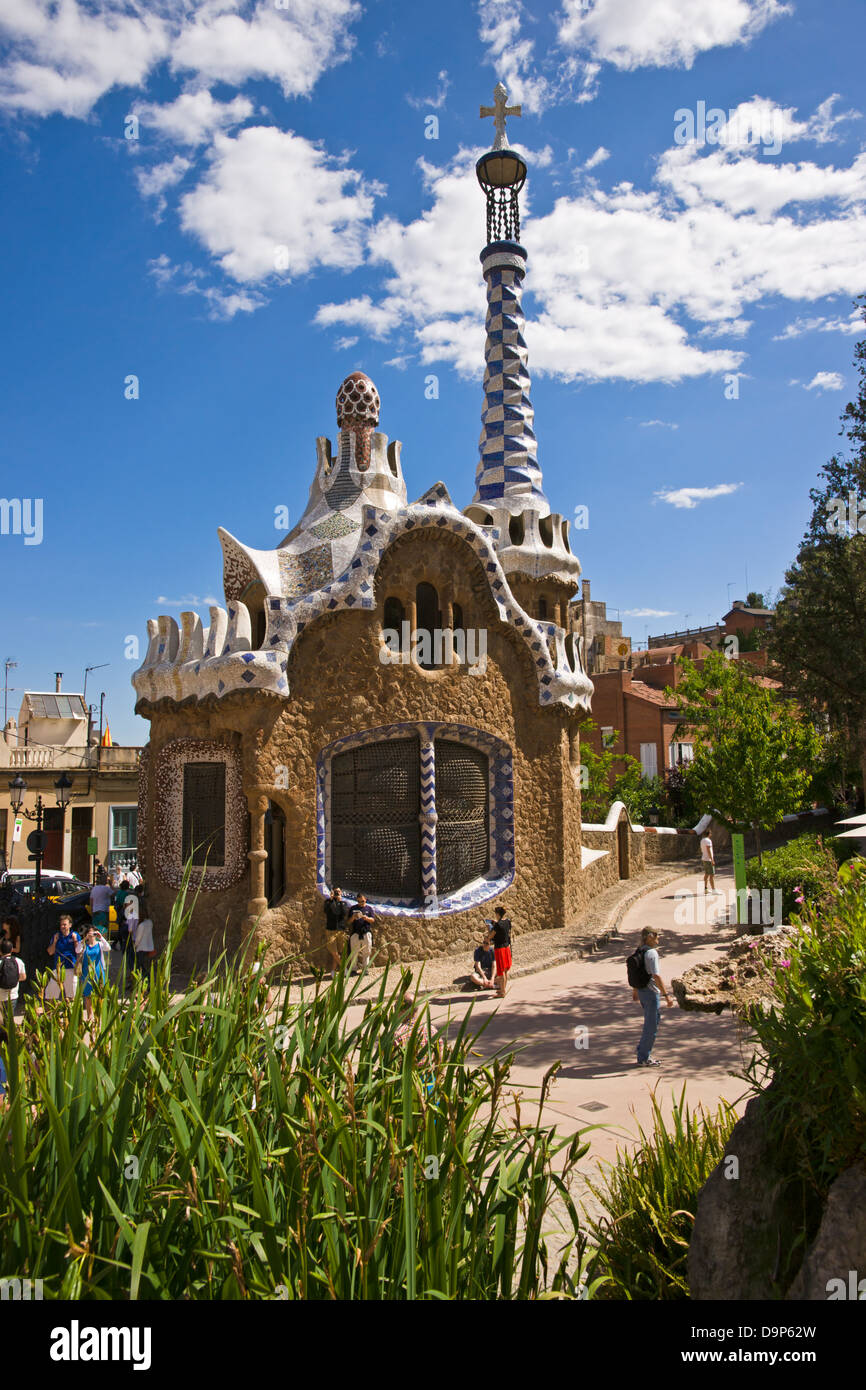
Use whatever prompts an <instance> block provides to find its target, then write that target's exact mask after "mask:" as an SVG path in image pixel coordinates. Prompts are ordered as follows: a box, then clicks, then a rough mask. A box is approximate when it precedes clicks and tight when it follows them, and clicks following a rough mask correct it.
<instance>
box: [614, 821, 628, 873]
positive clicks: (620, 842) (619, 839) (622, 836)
mask: <svg viewBox="0 0 866 1390" xmlns="http://www.w3.org/2000/svg"><path fill="white" fill-rule="evenodd" d="M616 854H617V862H618V864H619V876H620V878H630V876H631V875H630V874H629V866H628V821H627V820H625V818H623V819H622V820H621V821H620V822H619V825H618V826H617V827H616Z"/></svg>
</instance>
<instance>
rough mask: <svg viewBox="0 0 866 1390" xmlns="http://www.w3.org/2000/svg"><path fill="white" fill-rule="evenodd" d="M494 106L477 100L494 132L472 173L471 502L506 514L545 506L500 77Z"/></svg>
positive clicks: (515, 179) (522, 259)
mask: <svg viewBox="0 0 866 1390" xmlns="http://www.w3.org/2000/svg"><path fill="white" fill-rule="evenodd" d="M494 97H495V101H496V104H495V106H492V107H491V106H482V107H481V115H482V116H493V117H494V123H495V125H496V139H495V142H494V145H493V149H492V150H488V152H487V154H483V155H482V156H481V158H480V159H479V160H478V163H477V164H476V166H475V174H476V177H477V179H478V182H479V184H480V185H481V187H482V189H483V190H484V193H485V196H486V199H487V243H488V244H487V245H486V246H485V248H484V250H483V251H482V253H481V265H482V269H483V273H484V279H485V281H486V283H487V343H486V346H485V349H484V360H485V362H486V369H485V372H484V409H483V410H482V412H481V423H482V426H483V428H482V430H481V439H480V441H479V448H480V454H481V457H480V459H479V463H478V469H477V472H476V475H475V496H474V498H473V499H472V500H473V503H477V504H481V505H487V506H488V507H490V506H493V507H503V508H505V509H507V510H508V511H509V512H510V513H512V514H514V513H516V512H523V511H534V512H539V513H543V514H544V515H547V514H548V513H549V511H550V506H549V504H548V501H547V498H546V497H545V495H544V489H543V487H542V481H541V469H540V467H539V465H538V446H537V443H536V439H535V431H534V430H533V428H532V426H533V421H534V418H535V412H534V411H533V409H532V402H531V401H530V398H529V384H530V383H529V366H528V353H527V351H526V340H525V338H524V336H523V334H524V329H525V326H526V320H525V318H524V316H523V306H522V304H521V296H522V293H523V277H524V275H525V274H526V252H525V251H524V249H523V247H522V246H521V245H520V244H519V242H518V237H519V236H520V209H519V206H518V194H519V192H520V190H521V188H522V187H523V184H524V182H525V179H526V165H525V163H524V162H523V160H522V158H521V157H520V155H518V154H516V153H515V151H514V150H510V149H509V148H508V146H507V143H506V134H505V118H506V116H512V115H514V116H519V115H520V107H519V106H508V104H507V101H508V94H507V92H506V90H505V88H504V87H503V85H502V83H501V82H500V83H498V84H497V86H496V88H495V89H494Z"/></svg>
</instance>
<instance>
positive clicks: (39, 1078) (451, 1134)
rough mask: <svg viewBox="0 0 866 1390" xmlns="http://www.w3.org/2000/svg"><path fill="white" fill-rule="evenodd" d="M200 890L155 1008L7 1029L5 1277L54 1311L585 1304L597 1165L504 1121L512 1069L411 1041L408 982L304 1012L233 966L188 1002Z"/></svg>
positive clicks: (506, 1058)
mask: <svg viewBox="0 0 866 1390" xmlns="http://www.w3.org/2000/svg"><path fill="white" fill-rule="evenodd" d="M189 877H190V870H189V867H188V868H187V872H186V874H185V877H184V884H183V887H182V889H181V891H180V894H179V896H178V899H177V902H176V903H175V907H174V911H173V913H172V918H171V925H170V930H169V939H168V943H167V947H166V949H165V950H164V951H163V953H162V955H161V956H160V958H159V959H158V960H157V961H156V962H155V965H154V971H153V977H152V980H151V982H150V987H149V988H147V987H146V985H145V983H144V982H143V981H142V980H141V979H139V978H136V979H135V980H134V982H133V986H132V990H131V993H130V994H128V995H127V994H125V993H124V987H123V981H122V980H119V981H116V982H113V983H106V984H104V985H103V986H101V987H100V995H99V999H98V1003H97V1007H96V1011H95V1018H94V1020H93V1021H92V1022H91V1023H90V1024H87V1023H86V1020H85V1019H84V1016H83V1010H82V1001H81V998H80V996H79V997H76V998H75V999H74V1000H73V1001H72V1002H71V1003H67V1002H65V1001H61V1002H58V1003H56V1004H54V1005H46V1006H45V1008H44V1009H40V1007H39V1002H38V999H36V998H30V999H28V1000H27V1003H26V1007H25V1014H24V1018H23V1020H21V1022H20V1024H19V1026H18V1028H17V1029H12V1030H10V1037H9V1042H8V1044H7V1049H6V1057H7V1069H8V1073H9V1088H8V1090H9V1095H8V1097H7V1104H6V1105H5V1106H4V1107H3V1109H2V1110H0V1202H2V1210H3V1211H4V1213H5V1215H4V1217H3V1220H2V1221H0V1267H2V1268H3V1270H4V1271H6V1273H7V1274H10V1275H15V1276H17V1277H20V1278H23V1277H29V1278H39V1279H41V1280H42V1281H43V1290H44V1296H45V1297H46V1298H63V1299H79V1298H84V1299H255V1298H260V1299H273V1298H284V1299H316V1298H320V1299H430V1298H436V1299H455V1298H461V1299H465V1298H471V1299H494V1298H496V1299H511V1298H519V1299H532V1298H537V1297H542V1296H560V1297H577V1296H579V1290H580V1283H579V1281H580V1279H581V1276H582V1263H581V1258H580V1257H581V1254H582V1250H583V1246H582V1243H581V1242H582V1239H583V1238H582V1235H581V1232H580V1228H579V1221H578V1216H577V1212H576V1210H575V1208H574V1204H573V1202H572V1200H571V1197H570V1195H569V1190H568V1179H569V1174H570V1172H571V1170H572V1169H573V1167H574V1165H575V1164H576V1163H577V1161H578V1160H579V1159H580V1158H581V1157H582V1156H583V1154H584V1153H585V1152H586V1146H585V1145H583V1144H582V1143H581V1140H580V1136H579V1135H577V1136H575V1137H573V1138H570V1139H568V1140H562V1139H560V1138H559V1137H557V1134H556V1131H555V1129H553V1128H548V1127H545V1126H543V1125H542V1124H541V1123H540V1118H541V1107H540V1106H539V1110H538V1116H537V1118H536V1120H535V1121H534V1122H530V1123H522V1122H521V1123H515V1122H514V1121H513V1120H510V1119H509V1115H508V1106H507V1104H506V1101H507V1089H506V1088H507V1085H508V1082H509V1073H510V1068H511V1064H512V1058H511V1056H510V1055H499V1054H497V1055H495V1056H494V1057H493V1058H492V1059H489V1060H487V1061H484V1062H481V1061H480V1060H479V1058H478V1057H477V1055H476V1056H473V1052H474V1049H475V1046H476V1043H477V1041H478V1038H479V1034H480V1031H482V1030H478V1031H474V1032H473V1031H472V1026H471V1017H470V1016H467V1017H466V1018H465V1019H464V1020H463V1021H462V1022H461V1024H460V1025H459V1027H457V1028H456V1030H455V1031H454V1032H453V1035H451V1033H450V1031H449V1030H448V1029H447V1028H446V1029H442V1030H439V1031H438V1032H436V1031H433V1032H432V1036H431V1029H430V1024H429V1016H428V1015H426V1014H425V1011H424V1010H423V1009H422V1010H421V1011H420V1013H419V1014H418V1016H417V1018H416V1020H415V1022H414V1025H413V1027H412V1029H411V1032H410V1036H409V1038H408V1041H405V1042H404V1043H402V1044H401V1043H398V1041H397V1040H396V1039H395V1033H396V1032H397V1030H398V1028H399V1027H400V1026H401V1024H404V1023H405V1021H406V1017H407V1012H406V1008H405V1004H404V994H405V990H406V986H407V981H406V977H405V975H404V974H401V973H400V972H396V975H395V972H394V971H391V972H386V973H385V974H384V975H383V976H382V977H381V979H380V980H379V981H378V982H377V984H376V985H375V986H370V985H367V984H366V983H365V982H364V979H363V977H359V978H356V979H354V980H351V979H349V978H347V976H346V973H345V971H340V972H338V973H337V975H336V977H335V978H334V980H333V981H331V982H329V983H328V984H327V985H325V983H324V982H323V981H322V980H321V979H317V980H316V981H315V982H314V984H313V986H311V987H309V988H305V989H303V990H302V991H301V992H300V994H299V993H298V990H297V989H296V990H295V991H294V993H292V994H290V990H289V989H288V988H284V989H281V990H274V988H273V986H274V983H275V977H274V976H273V974H272V972H270V971H268V970H267V969H266V968H264V966H263V962H262V959H261V957H260V958H259V960H258V961H257V962H256V963H255V964H254V965H251V964H250V962H249V961H248V960H243V959H241V958H240V957H237V958H233V959H230V958H228V957H227V956H226V955H225V954H223V955H221V956H220V957H219V958H218V959H216V960H214V961H213V962H212V964H211V965H210V966H209V967H208V969H207V970H206V971H205V972H204V975H203V976H202V978H200V979H198V980H196V981H193V982H192V983H191V984H190V986H189V987H188V988H187V989H186V990H185V991H184V992H183V993H181V994H176V993H173V992H172V987H171V969H172V958H173V955H174V952H175V950H176V948H177V946H178V944H179V942H180V940H181V939H182V937H183V934H184V933H185V931H186V930H187V927H188V924H189V920H190V916H191V913H192V909H193V907H194V901H193V902H192V903H188V899H189ZM284 968H285V967H284ZM361 1005H363V1012H362V1010H361V1008H360V1007H359V1006H361ZM356 1006H358V1007H356ZM546 1085H547V1083H545V1088H544V1089H546ZM542 1099H543V1097H542ZM554 1202H555V1204H556V1207H557V1210H558V1211H559V1212H560V1213H565V1221H564V1226H565V1229H564V1230H560V1232H559V1234H558V1235H557V1236H556V1238H555V1241H554V1243H553V1244H552V1243H551V1236H550V1231H549V1226H550V1211H551V1207H552V1204H553V1203H554ZM560 1220H561V1224H562V1218H560Z"/></svg>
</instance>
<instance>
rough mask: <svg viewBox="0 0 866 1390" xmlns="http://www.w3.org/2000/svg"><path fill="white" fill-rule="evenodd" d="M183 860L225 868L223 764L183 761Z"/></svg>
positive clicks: (224, 781)
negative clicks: (190, 859) (184, 762)
mask: <svg viewBox="0 0 866 1390" xmlns="http://www.w3.org/2000/svg"><path fill="white" fill-rule="evenodd" d="M182 853H183V862H184V863H186V861H187V859H188V858H189V857H190V855H192V862H193V864H195V865H199V864H204V863H205V862H207V866H208V868H210V869H221V868H224V867H225V860H226V765H225V763H186V764H185V765H184V769H183V846H182Z"/></svg>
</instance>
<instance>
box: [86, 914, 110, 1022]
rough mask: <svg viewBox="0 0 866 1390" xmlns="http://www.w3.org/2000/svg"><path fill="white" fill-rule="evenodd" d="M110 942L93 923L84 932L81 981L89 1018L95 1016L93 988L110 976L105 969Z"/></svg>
mask: <svg viewBox="0 0 866 1390" xmlns="http://www.w3.org/2000/svg"><path fill="white" fill-rule="evenodd" d="M107 947H108V943H107V941H106V940H105V937H104V936H101V935H100V934H99V933H98V932H97V931H96V928H95V927H94V926H93V925H91V926H89V927H88V928H87V931H86V932H85V933H84V950H83V951H82V953H81V955H80V957H79V960H80V962H81V983H82V986H83V992H84V1011H85V1013H86V1014H87V1017H88V1018H92V1017H93V998H92V995H93V990H94V986H95V985H96V983H97V981H101V982H104V981H105V980H106V979H107V978H108V977H107V973H106V969H105V956H104V954H103V953H104V952H105V950H106V948H107Z"/></svg>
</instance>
